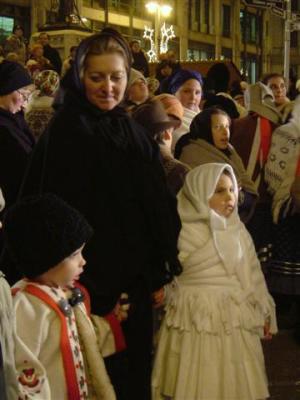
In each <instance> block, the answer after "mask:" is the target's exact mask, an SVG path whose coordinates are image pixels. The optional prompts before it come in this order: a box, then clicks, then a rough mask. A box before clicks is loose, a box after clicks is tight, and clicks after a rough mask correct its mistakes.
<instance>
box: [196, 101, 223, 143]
mask: <svg viewBox="0 0 300 400" xmlns="http://www.w3.org/2000/svg"><path fill="white" fill-rule="evenodd" d="M213 115H224V116H226V117H227V118H228V121H229V123H231V118H230V117H229V115H228V114H227V113H226V112H225V111H223V110H221V109H220V108H217V107H210V108H206V109H205V110H203V111H201V112H200V113H199V114H197V115H196V117H195V118H194V119H193V121H192V123H191V126H190V138H191V139H203V140H205V141H206V142H208V143H210V144H212V145H213V146H214V145H215V144H214V141H213V137H212V132H211V119H212V116H213Z"/></svg>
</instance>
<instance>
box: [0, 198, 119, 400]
mask: <svg viewBox="0 0 300 400" xmlns="http://www.w3.org/2000/svg"><path fill="white" fill-rule="evenodd" d="M3 231H4V240H5V245H6V247H7V250H8V251H9V253H10V256H11V257H12V258H13V260H14V262H15V263H16V265H17V267H18V269H19V270H20V272H21V273H22V274H23V275H24V279H22V280H21V281H19V282H18V283H17V284H16V285H15V286H14V287H13V294H14V310H15V313H16V333H17V340H16V346H15V356H16V368H17V372H18V380H19V382H20V383H21V384H23V385H24V386H25V387H26V388H28V387H29V388H30V391H31V393H32V394H33V393H34V398H35V399H41V400H48V399H49V400H50V399H69V400H79V399H92V398H95V399H105V400H114V399H115V398H116V397H115V393H114V390H113V387H112V385H111V383H110V380H109V377H108V375H107V373H106V370H105V366H104V363H103V358H102V355H101V353H100V351H101V352H102V353H103V348H102V346H101V344H103V343H104V342H106V343H108V346H109V347H112V346H111V345H112V343H115V342H114V338H113V334H112V332H111V330H110V326H109V324H108V323H107V322H106V321H104V320H103V318H100V317H94V318H93V322H92V319H91V318H90V315H89V297H88V293H87V292H86V289H85V288H83V287H82V286H81V285H80V284H79V283H78V279H79V276H80V274H81V273H82V272H83V267H84V265H85V264H86V261H85V260H84V258H83V256H82V250H83V248H84V245H85V243H86V242H87V241H88V240H89V238H90V237H91V235H92V232H93V231H92V228H91V227H90V225H89V224H88V222H87V221H86V219H85V218H84V217H83V216H82V215H81V214H80V213H79V212H78V211H77V210H75V209H74V208H72V207H70V206H69V205H68V204H66V203H65V202H64V201H63V200H61V199H59V198H58V197H57V196H55V195H53V194H45V195H40V196H35V197H30V198H27V199H24V200H22V201H21V202H19V203H17V204H16V205H15V206H13V207H11V208H10V209H8V211H7V213H6V215H5V219H4V223H3ZM95 325H96V329H95ZM24 349H29V350H30V353H31V356H32V358H33V359H34V360H35V363H36V364H37V365H38V366H39V368H38V369H37V368H36V364H35V366H34V365H32V364H31V362H30V361H29V360H28V359H27V357H26V356H25V355H24ZM113 350H116V349H113ZM112 352H113V351H112ZM108 353H110V350H108ZM38 370H39V371H44V372H45V375H44V377H43V376H42V375H41V374H39V373H38ZM45 377H46V378H45ZM43 380H44V381H43ZM41 383H42V385H41Z"/></svg>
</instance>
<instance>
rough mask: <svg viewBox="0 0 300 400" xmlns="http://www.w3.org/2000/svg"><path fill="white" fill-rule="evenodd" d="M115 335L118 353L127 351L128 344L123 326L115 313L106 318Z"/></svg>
mask: <svg viewBox="0 0 300 400" xmlns="http://www.w3.org/2000/svg"><path fill="white" fill-rule="evenodd" d="M104 318H105V319H106V321H107V322H108V323H109V325H110V329H111V330H112V333H113V335H114V339H115V346H116V352H119V351H122V350H125V349H126V342H125V337H124V333H123V330H122V327H121V324H120V322H119V320H118V319H117V317H116V316H115V314H114V313H113V312H111V313H109V314H107V315H105V316H104Z"/></svg>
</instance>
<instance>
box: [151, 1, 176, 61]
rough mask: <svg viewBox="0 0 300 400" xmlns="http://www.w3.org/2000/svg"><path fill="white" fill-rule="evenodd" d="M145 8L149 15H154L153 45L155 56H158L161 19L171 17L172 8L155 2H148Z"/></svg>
mask: <svg viewBox="0 0 300 400" xmlns="http://www.w3.org/2000/svg"><path fill="white" fill-rule="evenodd" d="M145 6H146V8H147V11H148V12H149V13H151V14H155V19H154V43H155V52H156V55H157V56H158V55H159V53H160V51H159V46H158V37H159V30H160V23H161V17H165V18H167V17H169V16H170V15H171V12H172V10H173V8H172V7H171V6H170V5H169V4H161V3H160V2H159V3H158V2H156V1H150V2H148V3H147V4H146V5H145ZM172 32H173V31H172ZM173 36H174V35H173ZM173 36H172V37H173Z"/></svg>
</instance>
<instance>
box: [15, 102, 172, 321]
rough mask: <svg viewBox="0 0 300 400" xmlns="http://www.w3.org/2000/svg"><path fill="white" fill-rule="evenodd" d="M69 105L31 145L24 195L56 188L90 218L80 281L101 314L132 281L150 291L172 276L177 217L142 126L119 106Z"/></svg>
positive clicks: (109, 307)
mask: <svg viewBox="0 0 300 400" xmlns="http://www.w3.org/2000/svg"><path fill="white" fill-rule="evenodd" d="M66 102H67V104H66V105H65V106H64V107H63V109H62V110H61V111H60V112H58V114H57V116H56V117H55V118H54V120H53V121H52V124H51V126H50V129H49V130H48V132H46V134H45V135H44V136H42V137H41V139H40V141H39V143H38V145H37V147H36V150H35V152H34V154H33V158H32V160H31V164H30V168H29V171H28V174H27V176H26V179H25V183H24V187H23V193H22V195H25V194H32V193H37V192H39V191H41V190H42V191H45V192H54V193H56V194H58V195H60V196H61V197H62V198H64V199H65V200H66V201H67V202H69V203H70V204H71V205H73V206H74V207H76V208H77V209H78V210H80V211H81V212H82V213H83V214H84V215H85V216H86V217H87V219H88V220H89V222H90V223H91V225H92V226H93V228H94V230H95V234H94V236H93V238H92V240H91V241H90V242H89V243H88V244H87V246H86V258H87V267H86V271H85V273H84V275H83V282H84V284H85V285H86V286H87V287H88V289H89V291H90V294H91V297H92V308H93V311H94V312H97V313H105V312H107V311H110V310H111V309H112V308H113V306H114V304H115V302H116V300H117V298H118V296H119V295H120V293H121V292H122V291H128V290H129V291H130V290H131V288H132V286H134V284H135V281H136V280H137V279H140V278H141V277H142V278H143V279H144V280H145V282H146V284H147V285H148V287H149V290H151V291H152V290H155V289H158V288H159V287H161V286H162V285H163V284H165V283H166V282H168V281H169V280H170V279H171V278H172V276H173V272H174V271H175V272H176V268H178V266H177V258H176V256H177V248H176V239H177V233H178V230H179V220H178V216H177V213H176V209H175V207H176V204H175V199H172V198H171V196H170V195H169V193H168V191H167V187H166V185H165V178H164V172H163V169H162V167H161V164H160V161H159V158H158V157H159V156H158V148H157V147H156V145H155V144H154V143H151V142H150V139H148V138H147V136H146V134H145V133H144V131H142V130H141V128H140V127H139V126H138V125H136V124H135V123H134V121H132V120H131V119H130V118H129V117H128V116H127V115H126V114H123V113H122V112H121V111H119V110H117V111H116V110H115V111H112V112H108V113H101V112H98V111H97V110H96V108H94V107H93V106H90V105H87V102H85V101H84V100H82V101H81V100H79V99H78V97H77V98H76V97H75V96H71V97H70V96H69V98H67V99H66ZM101 131H102V132H101ZM110 135H116V142H114V141H113V140H110V138H109V136H110ZM42 171H43V172H42ZM41 172H42V173H41ZM168 265H169V266H168ZM172 268H175V269H173V270H172Z"/></svg>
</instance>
